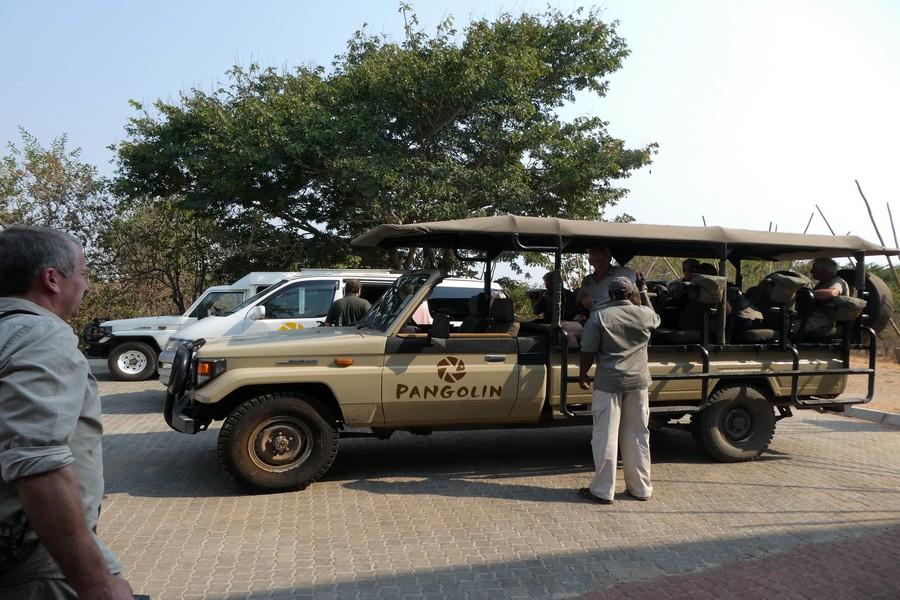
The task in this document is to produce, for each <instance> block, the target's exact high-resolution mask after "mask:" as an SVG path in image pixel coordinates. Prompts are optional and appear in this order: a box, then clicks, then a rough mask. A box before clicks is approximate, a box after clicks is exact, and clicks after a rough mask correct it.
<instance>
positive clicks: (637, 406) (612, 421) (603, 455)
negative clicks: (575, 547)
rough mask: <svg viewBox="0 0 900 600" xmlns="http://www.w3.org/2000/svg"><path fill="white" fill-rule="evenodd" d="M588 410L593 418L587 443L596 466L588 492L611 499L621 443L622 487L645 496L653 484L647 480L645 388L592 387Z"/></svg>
mask: <svg viewBox="0 0 900 600" xmlns="http://www.w3.org/2000/svg"><path fill="white" fill-rule="evenodd" d="M591 414H592V416H593V418H594V434H593V437H592V438H591V447H592V449H593V451H594V468H595V469H596V473H595V474H594V479H593V480H592V481H591V486H590V487H591V492H592V493H593V494H594V495H595V496H598V497H600V498H603V499H605V500H612V499H613V497H614V496H615V493H616V454H617V450H618V448H620V447H621V449H622V468H623V470H624V471H625V489H627V490H628V492H629V493H631V495H633V496H637V497H639V498H649V497H650V496H651V495H652V494H653V486H652V485H651V484H650V430H649V429H648V428H647V423H648V422H649V419H650V398H649V394H648V393H647V390H637V391H634V392H622V393H618V394H612V393H609V392H601V391H600V390H594V394H593V399H592V404H591Z"/></svg>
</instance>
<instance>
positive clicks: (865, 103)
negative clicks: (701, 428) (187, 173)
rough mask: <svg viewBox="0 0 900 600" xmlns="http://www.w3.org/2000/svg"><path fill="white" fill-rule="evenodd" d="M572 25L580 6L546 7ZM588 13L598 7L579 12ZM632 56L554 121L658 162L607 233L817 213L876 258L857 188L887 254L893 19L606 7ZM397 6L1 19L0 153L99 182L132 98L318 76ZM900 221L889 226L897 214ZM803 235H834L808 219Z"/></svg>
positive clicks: (757, 3) (759, 223)
mask: <svg viewBox="0 0 900 600" xmlns="http://www.w3.org/2000/svg"><path fill="white" fill-rule="evenodd" d="M546 4H547V3H546V2H536V1H526V0H521V1H518V2H496V1H493V2H492V1H484V0H482V1H480V2H478V1H475V0H446V1H442V2H440V3H438V2H422V1H420V2H416V3H414V8H415V10H416V11H417V13H418V14H419V16H420V21H421V22H422V24H423V25H424V26H426V27H427V28H432V27H433V26H434V25H435V24H436V23H437V22H438V21H439V20H440V19H441V18H442V17H443V16H446V15H453V16H454V17H455V20H456V23H457V25H458V26H460V27H462V26H464V25H465V23H467V22H468V21H469V20H470V19H471V18H479V17H488V18H491V17H494V16H496V15H498V14H499V13H501V12H511V13H519V12H522V11H529V12H536V11H540V10H542V9H543V7H544V6H545V5H546ZM551 4H554V5H557V6H558V7H559V8H561V9H562V10H564V11H569V10H572V9H574V8H575V7H577V6H579V5H580V4H579V3H577V2H551ZM586 6H590V5H586ZM599 6H600V8H601V9H602V11H603V13H602V14H603V15H604V16H605V17H606V18H607V19H609V20H612V19H616V20H619V21H620V25H619V33H620V34H621V35H622V36H623V37H625V39H626V40H627V42H628V45H629V47H630V48H631V50H632V55H631V56H630V57H629V58H628V59H627V61H626V62H625V66H624V68H623V69H622V70H621V71H620V72H618V73H616V74H615V75H614V76H613V78H612V86H611V89H610V93H609V95H608V97H606V98H602V99H598V98H594V97H588V96H584V97H580V98H579V99H578V101H577V102H576V103H575V105H573V106H570V107H567V108H566V109H565V111H564V114H565V115H566V116H575V115H582V114H589V115H599V116H600V117H602V118H603V119H604V120H606V121H608V122H609V123H610V126H609V127H610V131H611V132H612V133H613V134H614V135H616V136H618V137H621V138H624V139H625V140H626V142H627V143H628V144H629V145H631V146H638V145H642V144H646V143H648V142H657V143H659V145H660V149H659V154H658V155H657V156H656V158H655V160H654V164H653V165H652V167H650V168H647V169H644V170H642V171H641V172H639V173H637V174H636V175H635V176H634V177H633V178H632V179H631V180H629V181H627V182H626V183H625V185H626V186H627V187H629V188H630V189H631V190H632V191H631V194H630V195H629V196H628V197H627V198H626V199H625V200H624V201H623V202H622V203H621V204H620V206H618V207H617V208H615V209H614V210H613V211H612V212H611V213H610V214H611V215H615V214H618V213H621V212H627V213H629V214H631V215H632V216H634V217H635V218H636V219H637V220H638V221H640V222H645V223H672V224H690V225H696V224H700V223H701V217H705V218H706V221H707V223H709V224H711V225H712V224H715V225H723V226H728V227H744V228H750V229H768V227H769V223H770V222H772V223H774V226H777V227H778V229H779V231H802V230H803V228H804V227H805V226H806V223H807V220H808V219H809V216H810V214H811V213H812V211H814V210H815V208H814V205H815V204H819V205H820V206H821V207H822V210H823V211H824V212H825V215H826V216H827V217H828V218H829V220H830V221H831V222H832V225H833V226H834V227H835V229H836V230H837V232H838V233H841V234H844V233H847V232H848V231H849V232H852V233H854V234H858V235H862V236H863V237H866V238H869V239H872V240H876V236H875V234H874V231H873V230H872V227H871V225H870V223H869V219H868V216H867V215H866V213H865V208H864V206H863V204H862V200H861V199H860V198H859V195H858V193H857V191H856V187H855V185H854V183H853V180H854V179H859V181H860V183H861V184H862V186H863V190H864V191H865V192H866V194H867V196H868V197H869V200H870V201H871V202H872V204H873V208H874V210H875V211H876V217H877V219H878V221H879V225H880V226H881V227H882V233H883V234H884V235H886V240H885V241H886V242H887V243H888V245H893V244H892V242H893V240H892V239H891V238H892V236H891V234H890V226H889V223H888V219H887V211H886V208H885V204H886V203H888V202H890V203H891V204H892V206H891V208H892V209H893V210H894V212H898V213H900V177H898V170H900V169H898V162H900V153H898V151H897V141H898V138H900V35H898V32H900V2H897V1H896V0H864V1H859V2H851V1H850V0H847V1H836V0H754V1H753V2H737V1H735V2H729V1H721V0H680V1H677V2H676V1H670V0H608V1H606V2H602V3H600V4H599ZM397 8H398V3H397V2H395V1H382V0H371V1H363V0H358V1H341V0H333V1H332V2H327V3H326V2H301V1H299V0H298V1H294V2H287V1H275V0H269V1H265V2H246V1H242V2H237V1H212V0H207V1H191V2H173V1H169V0H156V1H154V2H140V3H139V2H130V1H121V0H120V1H113V0H109V1H107V2H101V1H91V0H80V1H79V2H48V1H43V0H27V1H26V0H6V1H5V2H2V3H0V51H2V53H3V56H4V57H6V60H5V61H4V67H3V70H2V72H0V90H2V92H0V142H7V141H18V139H19V136H18V132H17V128H18V127H20V126H21V127H24V128H25V129H27V130H28V131H30V132H31V133H33V134H34V135H36V136H37V137H38V139H39V140H40V141H41V142H42V143H44V144H49V142H50V141H51V139H52V138H53V137H55V136H58V135H61V134H63V133H66V134H68V136H69V141H70V145H71V146H80V147H82V149H83V155H82V157H83V159H84V160H86V161H88V162H92V163H94V164H96V165H97V166H98V167H99V168H100V169H101V171H103V172H104V173H107V174H108V173H111V172H112V166H111V164H110V160H111V158H112V153H111V152H110V151H109V150H108V149H107V146H109V145H110V144H113V143H115V142H117V141H118V140H119V139H121V138H122V137H123V135H124V131H123V127H124V125H125V123H126V121H127V119H128V117H129V116H132V115H133V114H134V113H133V111H132V110H131V109H130V108H129V106H128V104H127V100H128V99H130V98H133V99H137V100H140V101H143V102H147V103H149V102H152V101H153V100H155V99H157V98H163V99H166V100H174V99H176V98H177V97H178V93H179V91H181V90H186V89H189V88H191V87H198V88H200V89H203V90H210V89H212V88H213V87H214V86H215V84H216V82H217V81H219V80H222V79H224V73H225V72H226V71H227V69H228V68H229V67H230V66H231V65H233V64H236V63H237V64H242V65H247V64H249V63H250V62H251V61H256V62H260V63H263V64H266V65H274V66H278V67H287V68H290V67H293V66H295V65H298V64H324V65H328V64H329V63H330V61H331V59H332V57H333V56H334V55H335V54H338V53H340V52H341V51H342V49H343V47H344V44H345V42H346V40H347V39H348V38H349V37H350V36H351V35H352V33H353V31H354V30H356V29H358V28H359V27H360V26H361V25H362V24H363V23H368V28H369V30H370V31H372V32H384V33H387V34H389V35H391V36H393V37H395V38H399V36H400V33H401V31H402V19H401V17H400V15H399V14H398V11H397ZM897 217H898V220H900V215H897ZM810 232H815V233H827V232H828V231H827V228H826V227H825V224H824V223H823V222H822V220H821V219H820V218H819V217H818V215H816V217H815V219H814V220H813V223H812V225H811V227H810Z"/></svg>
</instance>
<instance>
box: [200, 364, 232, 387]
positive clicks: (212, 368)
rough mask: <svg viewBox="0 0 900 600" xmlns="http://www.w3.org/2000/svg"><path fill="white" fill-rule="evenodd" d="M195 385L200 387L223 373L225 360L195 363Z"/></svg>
mask: <svg viewBox="0 0 900 600" xmlns="http://www.w3.org/2000/svg"><path fill="white" fill-rule="evenodd" d="M196 372H197V385H198V386H201V385H203V384H204V383H206V382H207V381H209V380H210V379H214V378H216V377H218V376H219V375H221V374H222V373H224V372H225V359H224V358H217V359H213V360H199V361H197V371H196Z"/></svg>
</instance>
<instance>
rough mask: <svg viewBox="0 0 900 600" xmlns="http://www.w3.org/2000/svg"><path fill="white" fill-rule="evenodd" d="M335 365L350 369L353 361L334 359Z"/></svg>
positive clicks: (350, 359) (349, 359)
mask: <svg viewBox="0 0 900 600" xmlns="http://www.w3.org/2000/svg"><path fill="white" fill-rule="evenodd" d="M334 364H336V365H337V366H339V367H349V366H350V365H352V364H353V359H352V358H336V359H334Z"/></svg>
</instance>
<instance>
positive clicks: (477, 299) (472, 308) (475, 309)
mask: <svg viewBox="0 0 900 600" xmlns="http://www.w3.org/2000/svg"><path fill="white" fill-rule="evenodd" d="M489 306H490V300H488V297H487V294H485V293H484V292H479V293H477V294H475V295H474V296H472V297H471V298H469V314H470V315H472V316H473V317H486V316H488V307H489Z"/></svg>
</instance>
